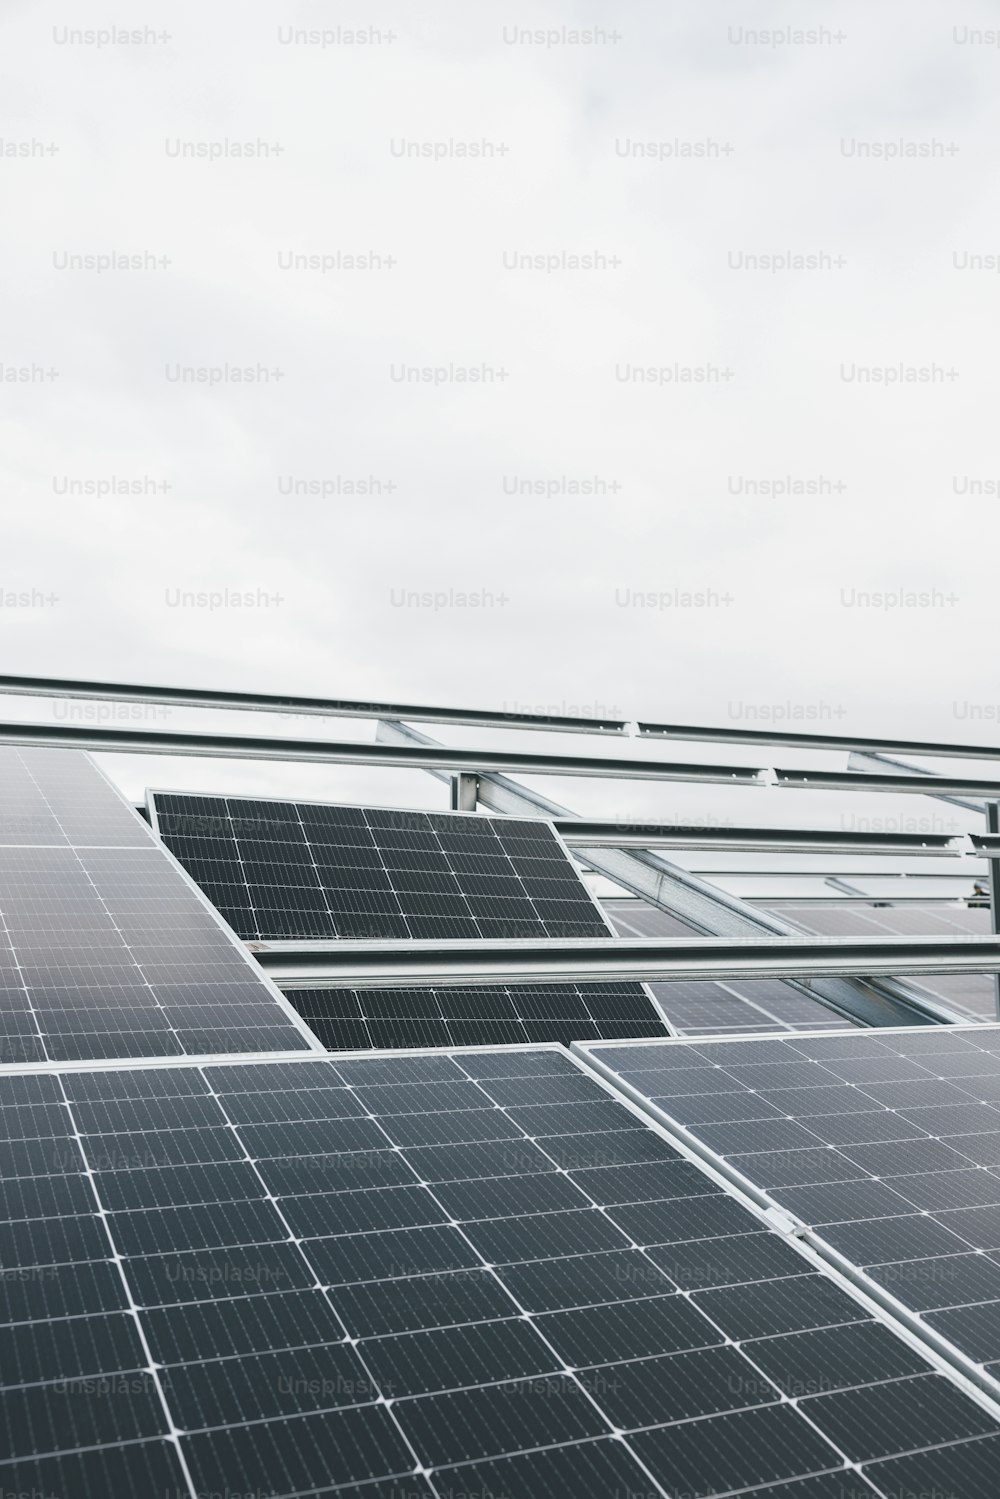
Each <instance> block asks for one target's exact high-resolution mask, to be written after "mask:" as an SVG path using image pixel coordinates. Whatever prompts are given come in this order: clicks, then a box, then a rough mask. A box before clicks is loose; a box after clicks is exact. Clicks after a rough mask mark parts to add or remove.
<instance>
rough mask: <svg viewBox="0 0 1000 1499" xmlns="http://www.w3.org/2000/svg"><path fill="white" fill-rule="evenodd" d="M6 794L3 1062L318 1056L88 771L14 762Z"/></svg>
mask: <svg viewBox="0 0 1000 1499" xmlns="http://www.w3.org/2000/svg"><path fill="white" fill-rule="evenodd" d="M0 787H2V791H0V1058H2V1060H3V1061H5V1062H33V1061H42V1060H50V1061H71V1060H94V1059H99V1058H112V1059H113V1058H124V1057H140V1056H181V1055H197V1054H205V1053H210V1052H216V1051H225V1052H240V1051H258V1050H262V1051H294V1050H303V1049H305V1048H307V1047H308V1046H309V1044H310V1043H309V1041H308V1040H307V1039H306V1034H305V1028H304V1027H303V1026H302V1025H301V1023H298V1022H297V1021H296V1019H295V1016H294V1014H293V1012H291V1011H290V1009H289V1007H287V1006H286V1005H285V1004H284V1002H283V1001H282V1000H281V998H280V996H279V994H278V991H277V990H276V989H275V988H274V987H273V986H272V985H271V984H270V983H269V982H268V981H267V980H266V979H265V978H264V976H263V975H262V974H261V972H260V971H259V970H258V969H257V968H256V966H255V965H254V963H253V961H252V959H250V958H249V956H248V955H247V953H246V952H245V951H244V950H243V949H242V948H241V946H240V944H239V943H238V942H235V941H234V940H233V937H232V934H231V933H229V932H227V930H226V929H225V927H224V926H223V924H222V923H221V922H220V921H219V920H218V918H217V917H216V915H215V913H214V912H213V911H212V910H211V909H210V908H209V906H208V905H207V903H206V902H205V901H204V900H203V899H202V898H201V896H200V894H199V893H198V892H197V890H196V889H195V888H194V886H193V885H192V884H191V882H190V881H189V880H188V879H187V877H186V876H185V874H184V873H183V872H182V871H181V870H180V869H179V868H178V867H177V866H176V864H175V863H174V862H173V860H172V859H170V858H169V856H167V855H166V854H165V853H164V850H163V847H162V845H161V844H160V843H159V842H158V840H157V839H156V838H155V837H154V836H153V834H152V833H151V831H150V830H149V829H148V828H147V827H146V826H145V824H144V823H143V821H142V819H141V818H140V817H138V816H137V815H136V813H135V812H134V811H133V810H132V809H131V808H130V807H129V806H128V805H127V803H126V802H125V801H124V800H123V798H122V797H121V796H120V795H119V793H118V792H117V791H116V790H115V788H114V787H113V786H112V785H111V784H110V782H109V781H108V780H107V779H106V778H105V777H104V776H103V775H102V774H101V772H100V771H99V770H98V769H97V767H96V766H95V765H94V764H93V762H92V761H91V760H90V758H89V757H88V756H87V755H85V754H83V753H82V752H80V751H77V750H56V749H39V750H31V749H20V750H19V749H13V748H9V747H4V748H0Z"/></svg>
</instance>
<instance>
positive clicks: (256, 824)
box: [148, 791, 609, 941]
mask: <svg viewBox="0 0 1000 1499" xmlns="http://www.w3.org/2000/svg"><path fill="white" fill-rule="evenodd" d="M148 801H149V808H150V816H151V818H152V820H153V825H154V827H156V829H157V831H158V832H159V834H160V836H161V837H162V839H163V841H164V843H166V845H167V847H168V848H169V849H170V850H171V851H172V852H173V853H174V854H175V855H176V856H177V858H178V859H179V860H180V861H181V863H182V864H183V865H184V867H185V868H186V869H187V870H188V871H189V872H190V874H191V875H192V877H193V878H194V879H195V880H196V881H197V882H198V884H199V885H200V886H201V888H202V889H203V890H204V891H205V893H206V895H207V896H208V897H209V899H210V900H211V901H212V903H213V905H215V906H216V907H217V909H218V910H219V911H221V913H222V914H223V916H225V918H226V920H227V921H228V922H229V923H230V925H231V926H232V927H233V929H234V931H236V932H237V933H238V934H239V936H241V937H243V938H244V939H247V940H253V939H256V940H259V941H269V940H273V941H278V940H281V939H283V938H284V939H292V938H298V939H312V938H323V937H325V938H337V937H346V938H351V937H354V938H368V939H370V938H406V937H417V938H435V937H437V938H442V939H445V940H448V939H453V940H454V939H464V938H475V937H492V938H505V937H511V938H517V937H605V936H607V934H608V930H609V928H608V924H607V922H606V920H605V918H604V916H603V914H602V913H601V911H600V909H599V907H598V906H597V905H596V904H595V902H594V900H593V898H592V897H591V895H590V892H589V891H588V890H587V887H586V886H585V885H584V883H583V881H582V879H581V878H580V876H579V874H578V873H577V870H576V867H575V865H574V864H573V863H572V861H571V860H570V857H569V855H568V854H567V853H566V850H565V848H564V847H563V844H562V843H561V842H560V840H559V838H558V836H557V835H556V832H555V830H554V829H553V827H552V825H551V823H549V822H545V821H543V820H541V819H529V818H515V817H489V816H485V815H482V814H479V813H462V812H411V811H405V810H396V809H393V808H385V807H349V806H335V805H332V804H329V803H311V802H276V801H252V800H247V799H240V798H237V797H221V796H214V797H213V796H181V795H174V794H171V793H166V792H162V791H151V792H150V793H149V797H148Z"/></svg>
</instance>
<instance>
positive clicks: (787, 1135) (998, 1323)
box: [594, 1025, 1000, 1393]
mask: <svg viewBox="0 0 1000 1499" xmlns="http://www.w3.org/2000/svg"><path fill="white" fill-rule="evenodd" d="M594 1055H595V1056H597V1057H599V1058H600V1059H601V1060H602V1061H603V1062H604V1063H605V1064H606V1065H608V1066H610V1067H611V1068H612V1069H613V1071H614V1072H615V1073H616V1075H617V1076H619V1077H620V1078H621V1079H622V1080H623V1081H624V1082H625V1083H627V1084H629V1085H630V1086H631V1087H633V1088H635V1089H636V1090H637V1092H639V1093H640V1094H642V1095H643V1096H644V1097H645V1098H647V1099H648V1100H649V1101H650V1102H651V1103H652V1104H653V1105H654V1106H655V1107H656V1108H657V1109H658V1110H660V1111H661V1112H662V1113H663V1114H665V1115H667V1116H669V1118H670V1119H672V1120H675V1121H676V1122H677V1123H679V1124H681V1125H683V1126H684V1127H685V1128H686V1129H687V1130H688V1131H690V1132H691V1133H692V1134H693V1135H695V1136H696V1137H697V1138H698V1139H699V1140H701V1141H702V1143H703V1144H704V1145H705V1146H707V1147H708V1148H709V1149H710V1150H712V1151H713V1152H715V1153H716V1154H717V1155H719V1156H721V1157H723V1158H724V1159H725V1160H726V1162H727V1163H728V1165H729V1166H730V1167H731V1168H733V1169H734V1170H736V1171H738V1172H739V1173H740V1174H741V1175H742V1176H743V1177H744V1178H746V1179H747V1180H748V1181H749V1182H751V1183H752V1184H753V1186H754V1187H755V1188H757V1189H759V1190H762V1191H764V1192H766V1193H767V1195H768V1197H769V1198H770V1199H771V1200H772V1201H773V1202H774V1203H775V1204H777V1205H778V1206H779V1207H781V1208H782V1209H784V1210H785V1211H786V1212H788V1213H791V1214H793V1215H794V1216H795V1217H797V1218H799V1219H800V1220H802V1221H804V1222H805V1223H807V1224H808V1225H809V1226H810V1227H811V1228H812V1229H813V1230H814V1232H815V1233H816V1234H817V1235H818V1236H819V1237H820V1238H821V1239H822V1240H824V1241H825V1242H826V1243H827V1244H829V1245H830V1246H831V1247H832V1248H833V1249H835V1250H837V1251H839V1252H840V1253H841V1254H842V1255H844V1256H846V1257H847V1258H848V1259H849V1260H852V1261H853V1262H854V1263H855V1264H856V1265H857V1266H858V1267H859V1268H861V1269H863V1270H864V1272H865V1274H866V1275H867V1276H868V1277H869V1278H870V1279H871V1280H872V1281H873V1282H875V1283H876V1284H877V1285H878V1286H880V1287H881V1288H882V1289H883V1290H885V1291H887V1292H889V1293H890V1294H891V1295H892V1296H893V1297H894V1298H895V1299H896V1300H897V1301H899V1302H901V1303H902V1304H903V1305H904V1306H906V1307H907V1308H908V1309H909V1310H910V1311H912V1312H915V1313H916V1314H917V1315H918V1316H919V1317H920V1318H922V1319H923V1320H924V1321H925V1322H926V1324H927V1326H928V1327H930V1328H932V1329H934V1331H935V1332H937V1333H939V1334H940V1335H941V1336H943V1337H944V1338H946V1339H947V1340H948V1341H949V1342H951V1343H952V1344H954V1345H955V1346H956V1347H957V1348H958V1349H960V1350H961V1352H962V1353H964V1354H965V1355H966V1356H967V1357H968V1358H969V1359H971V1360H972V1361H973V1362H974V1363H976V1364H981V1365H985V1367H986V1370H987V1372H988V1373H989V1374H990V1375H991V1376H992V1377H993V1378H995V1379H996V1378H997V1376H1000V1027H997V1026H989V1027H987V1026H978V1025H977V1026H972V1027H969V1028H967V1029H966V1028H951V1027H949V1028H944V1027H942V1028H940V1029H929V1028H926V1027H920V1028H919V1029H914V1030H909V1031H907V1030H901V1031H895V1030H893V1031H877V1032H874V1031H857V1032H854V1033H852V1034H850V1035H847V1036H802V1037H796V1038H794V1039H792V1038H786V1037H782V1038H778V1037H775V1038H773V1039H768V1040H767V1041H760V1042H757V1041H745V1042H731V1043H727V1042H711V1041H699V1042H697V1043H694V1044H691V1043H672V1044H668V1045H666V1046H663V1047H661V1046H659V1045H655V1044H654V1045H650V1046H643V1047H627V1046H623V1047H612V1046H609V1047H606V1048H605V1047H598V1048H595V1049H594ZM783 1084H787V1086H784V1085H783ZM790 1116H791V1117H790ZM997 1388H998V1393H1000V1379H998V1380H997Z"/></svg>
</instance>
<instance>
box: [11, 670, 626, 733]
mask: <svg viewBox="0 0 1000 1499" xmlns="http://www.w3.org/2000/svg"><path fill="white" fill-rule="evenodd" d="M0 692H10V693H18V694H20V695H21V696H26V697H60V698H64V697H65V698H86V699H90V700H91V701H94V700H96V701H98V702H114V703H160V704H162V705H163V706H164V707H170V708H226V709H231V708H251V709H256V710H257V711H258V712H263V713H284V714H288V715H290V716H296V717H297V716H298V715H299V714H307V715H317V716H319V717H322V718H403V719H407V718H409V719H414V720H420V721H422V722H424V723H454V724H465V725H468V726H470V727H478V728H498V729H500V728H512V729H550V730H556V731H558V732H560V733H564V732H565V733H571V734H624V733H625V731H626V728H627V727H628V720H627V719H621V718H613V717H610V718H609V717H605V716H604V715H603V714H600V713H597V714H594V715H593V716H586V715H584V716H576V715H572V714H565V713H530V712H520V711H512V712H509V713H508V712H500V713H497V712H493V711H492V710H489V709H479V708H428V707H417V706H414V705H413V704H412V703H362V702H354V701H353V700H348V699H345V698H325V697H293V696H290V695H288V696H286V695H285V694H275V693H269V692H221V691H215V690H213V689H210V688H207V687H153V686H149V685H147V684H143V683H133V682H78V681H75V680H73V679H71V678H60V677H10V676H0Z"/></svg>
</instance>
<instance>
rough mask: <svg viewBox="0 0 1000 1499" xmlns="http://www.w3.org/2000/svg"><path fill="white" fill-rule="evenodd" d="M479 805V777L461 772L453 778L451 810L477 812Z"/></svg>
mask: <svg viewBox="0 0 1000 1499" xmlns="http://www.w3.org/2000/svg"><path fill="white" fill-rule="evenodd" d="M478 804H479V777H478V776H477V775H472V774H469V773H467V772H465V771H460V772H459V774H458V775H457V776H452V777H451V810H452V811H453V812H475V810H476V807H477V806H478Z"/></svg>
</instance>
